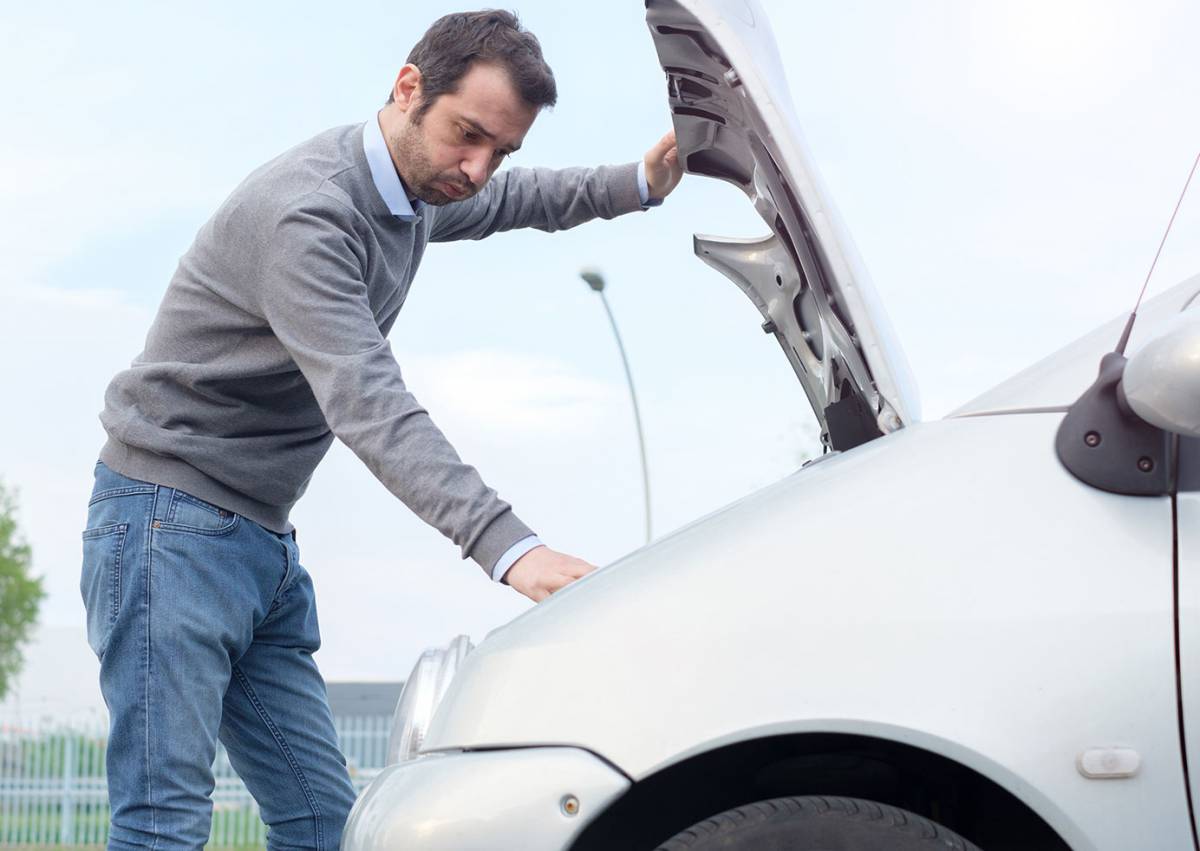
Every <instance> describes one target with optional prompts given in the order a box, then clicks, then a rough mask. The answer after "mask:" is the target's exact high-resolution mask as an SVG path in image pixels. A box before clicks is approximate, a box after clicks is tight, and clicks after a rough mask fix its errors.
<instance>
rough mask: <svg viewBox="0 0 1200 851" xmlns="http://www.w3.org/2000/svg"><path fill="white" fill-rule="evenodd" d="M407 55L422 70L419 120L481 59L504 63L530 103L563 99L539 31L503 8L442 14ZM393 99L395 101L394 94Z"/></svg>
mask: <svg viewBox="0 0 1200 851" xmlns="http://www.w3.org/2000/svg"><path fill="white" fill-rule="evenodd" d="M407 61H408V62H410V63H412V64H413V65H416V66H417V68H419V69H420V71H421V102H420V103H419V104H418V105H417V108H416V112H414V113H413V116H412V118H413V121H414V122H416V123H418V124H419V123H420V122H421V119H422V118H423V117H424V116H425V113H426V112H428V111H429V108H430V107H431V106H433V102H434V101H435V100H437V99H438V98H439V97H440V96H441V95H444V94H449V93H451V92H454V91H456V90H457V89H458V82H459V80H461V79H462V78H463V75H464V74H466V73H467V71H468V70H470V68H471V66H472V65H473V64H474V63H476V62H488V63H492V64H495V65H498V66H500V67H501V68H504V69H505V70H506V71H507V72H508V76H509V78H510V79H511V80H512V82H513V85H514V86H515V87H516V90H517V92H518V93H519V94H520V96H521V100H523V101H525V103H526V104H528V105H529V106H532V107H535V108H538V109H541V108H542V107H543V106H554V102H555V101H556V100H557V99H558V89H557V88H556V87H555V85H554V72H553V71H551V70H550V66H549V65H547V64H546V60H545V59H544V58H542V46H541V45H540V44H539V43H538V40H537V36H535V35H534V34H533V33H531V32H529V31H528V30H525V29H522V27H521V22H520V21H519V20H517V16H516V15H515V14H514V13H512V12H505V11H503V10H501V9H484V10H482V11H479V12H455V13H454V14H452V15H444V16H443V17H441V18H438V19H437V20H436V21H434V22H433V26H431V27H430V28H429V29H428V30H426V32H425V35H423V36H421V40H420V41H418V42H417V43H416V45H415V46H414V47H413V49H412V52H411V53H409V54H408V60H407ZM387 102H388V103H391V102H392V96H391V95H388V100H387Z"/></svg>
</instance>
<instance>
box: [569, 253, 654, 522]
mask: <svg viewBox="0 0 1200 851" xmlns="http://www.w3.org/2000/svg"><path fill="white" fill-rule="evenodd" d="M579 277H581V278H583V280H584V281H585V282H586V283H587V285H588V286H589V287H591V288H592V289H593V290H595V291H596V292H597V293H599V294H600V303H601V304H603V305H604V312H605V313H607V314H608V322H609V324H610V325H612V330H613V336H614V337H616V338H617V350H618V351H620V353H621V364H622V365H623V366H624V367H625V380H626V382H627V383H628V384H629V398H630V399H632V400H633V421H634V423H636V424H637V436H638V449H639V450H640V452H641V454H642V493H643V498H644V499H645V501H646V543H647V544H648V543H650V471H649V469H648V468H647V467H646V438H645V435H643V434H642V417H641V414H639V413H638V403H637V393H635V392H634V390H633V373H631V372H630V371H629V358H627V357H626V356H625V346H624V345H622V343H621V332H620V331H618V330H617V320H616V318H614V317H613V312H612V308H611V307H609V306H608V299H607V298H606V297H605V295H604V276H603V275H601V274H600V270H599V269H595V268H588V269H581V270H580V272H579Z"/></svg>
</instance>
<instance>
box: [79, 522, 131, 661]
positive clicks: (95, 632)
mask: <svg viewBox="0 0 1200 851" xmlns="http://www.w3.org/2000/svg"><path fill="white" fill-rule="evenodd" d="M128 532H129V524H128V523H114V524H112V525H109V526H98V527H97V528H95V529H87V530H85V531H84V533H83V570H82V572H81V574H80V577H79V592H80V594H81V595H82V596H83V605H84V608H86V609H87V635H88V644H90V645H91V647H92V652H93V653H95V654H96V656H97V657H98V658H100V659H103V658H104V650H105V648H106V647H107V646H108V638H109V635H110V634H111V633H112V628H113V624H114V623H116V620H117V613H118V612H119V611H120V608H121V556H122V554H123V552H124V549H125V536H126V534H127V533H128Z"/></svg>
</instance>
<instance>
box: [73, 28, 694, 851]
mask: <svg viewBox="0 0 1200 851" xmlns="http://www.w3.org/2000/svg"><path fill="white" fill-rule="evenodd" d="M555 97H556V92H555V85H554V78H553V75H552V74H551V72H550V69H549V68H548V67H547V66H546V63H545V61H544V60H543V58H542V54H541V50H540V47H539V45H538V42H537V40H536V39H535V38H534V36H533V35H531V34H530V33H528V32H526V31H524V30H522V29H521V27H520V25H519V23H518V22H517V20H516V18H515V17H514V16H512V15H511V14H508V13H505V12H495V11H486V12H475V13H465V14H457V15H448V16H446V17H444V18H442V19H440V20H438V21H437V22H435V23H434V25H433V26H432V27H431V28H430V30H429V31H428V32H427V33H426V34H425V35H424V36H423V37H422V39H421V40H420V42H419V43H418V44H417V45H416V47H414V48H413V51H412V53H411V54H410V55H409V57H408V63H407V64H406V65H405V66H404V67H403V68H402V69H401V70H400V73H399V75H398V76H397V78H396V82H395V85H394V86H393V89H392V92H391V96H390V97H389V99H388V103H387V105H386V106H385V107H384V108H383V109H382V110H381V111H380V112H379V113H378V115H377V116H373V117H372V118H370V119H369V120H368V121H367V122H366V123H365V125H357V126H352V127H339V128H335V129H333V130H330V131H327V132H325V133H323V134H321V135H319V136H317V137H316V138H314V139H312V140H310V141H308V142H305V143H303V144H301V145H300V146H298V147H296V148H294V149H292V150H291V151H288V152H287V153H285V154H283V155H282V156H280V157H278V158H276V159H274V160H272V161H271V162H269V163H267V164H266V165H264V166H262V167H261V168H259V169H258V170H256V171H255V172H253V173H252V174H251V175H250V176H249V177H248V178H247V179H246V180H245V181H244V182H243V183H242V184H241V185H240V186H239V187H238V188H237V189H235V190H234V192H233V194H232V195H231V196H230V197H229V198H228V199H227V200H226V201H225V203H224V204H223V205H222V206H221V207H220V209H218V210H217V212H216V213H215V214H214V216H213V217H212V219H210V220H209V221H208V222H207V223H206V224H205V225H204V227H203V228H201V230H200V232H199V234H198V235H197V237H196V239H195V242H194V243H193V244H192V246H191V248H190V249H189V250H188V252H187V253H186V254H185V255H184V256H183V258H182V259H181V261H180V264H179V267H178V269H177V271H176V273H175V275H174V277H173V278H172V280H171V283H170V286H169V287H168V289H167V292H166V295H165V296H164V299H163V302H162V305H161V307H160V309H159V312H158V315H157V317H156V319H155V321H154V324H153V325H152V327H151V329H150V332H149V335H148V337H147V341H146V348H145V351H144V352H143V353H142V354H141V355H140V356H139V357H138V358H137V359H136V360H135V361H134V363H133V366H132V368H131V369H129V370H126V371H124V372H122V373H120V374H119V375H117V376H116V377H115V378H114V379H113V382H112V384H111V385H110V387H109V389H108V392H107V394H106V397H105V409H104V411H103V413H102V414H101V420H102V422H103V424H104V427H105V429H106V431H107V432H108V442H107V443H106V444H105V446H104V448H103V450H102V451H101V456H100V457H101V462H100V463H99V464H97V468H96V486H95V490H94V492H93V497H92V501H91V503H90V505H89V513H88V524H87V530H86V531H85V532H84V564H83V575H82V581H81V588H82V592H83V596H84V601H85V603H86V606H87V611H88V639H89V643H90V644H91V645H92V648H93V650H94V651H95V652H96V654H97V655H98V656H99V658H100V661H101V674H100V679H101V688H102V691H103V693H104V697H105V701H106V703H107V704H108V706H109V710H110V713H111V717H112V729H111V734H110V738H109V746H108V777H109V797H110V800H111V805H112V827H111V831H110V837H109V847H110V848H133V847H145V846H149V847H153V848H158V849H168V848H199V847H201V846H202V845H203V844H204V843H205V842H206V841H207V839H208V834H209V826H210V818H211V802H210V800H209V795H210V793H211V790H212V788H213V779H212V774H211V770H210V765H211V763H212V759H213V755H214V752H215V748H216V742H217V739H218V738H220V740H221V741H222V742H224V743H225V745H226V747H227V749H228V752H229V757H230V760H231V761H232V763H233V765H234V767H235V768H236V769H237V771H238V773H239V774H240V775H241V777H242V778H243V780H245V782H246V785H247V786H248V787H249V789H250V791H251V792H252V793H253V795H254V797H255V799H256V800H257V801H258V803H259V805H260V809H261V813H262V817H263V819H264V821H265V822H266V823H267V824H268V826H269V832H268V845H269V846H271V847H273V848H283V847H285V846H286V847H304V848H321V849H334V848H337V846H338V842H339V838H340V835H341V831H342V826H343V823H344V821H345V818H346V816H347V813H348V811H349V808H350V806H351V803H352V802H353V798H354V792H353V788H352V787H351V784H350V781H349V778H348V776H347V772H346V768H345V761H344V759H343V758H342V756H341V754H340V753H339V752H338V749H337V742H336V738H335V735H334V730H333V723H332V719H331V717H330V713H329V707H328V702H327V699H326V696H325V687H324V683H323V681H322V680H321V677H320V674H319V673H318V671H317V668H316V666H315V664H314V662H313V659H312V653H313V652H314V651H315V650H316V649H317V648H318V646H319V643H320V639H319V635H318V630H317V620H316V611H315V608H314V601H313V593H312V584H311V582H310V580H309V577H308V574H307V573H306V572H305V571H304V569H303V568H302V567H301V566H300V564H299V561H298V551H297V548H296V541H295V535H294V532H293V529H292V527H291V525H290V524H289V522H288V513H289V510H290V509H291V507H292V505H293V504H294V503H295V501H296V500H297V499H298V498H299V496H300V495H301V493H303V491H304V489H305V487H306V485H307V483H308V481H309V478H310V476H311V474H312V472H313V469H314V468H315V466H316V465H317V463H318V462H319V461H320V459H321V457H322V456H323V455H324V454H325V452H326V450H328V448H329V446H330V443H331V442H332V440H333V438H334V436H337V437H338V438H340V439H341V440H342V441H343V442H345V443H346V444H347V445H348V446H349V447H350V448H351V449H352V450H354V452H355V453H356V454H357V455H358V456H359V457H360V458H361V459H362V460H363V462H364V463H365V464H366V465H367V466H368V467H369V468H370V469H371V471H372V472H373V473H374V474H375V475H376V476H377V477H378V478H379V479H380V480H381V481H382V482H383V483H384V484H385V485H386V486H387V487H388V488H389V489H390V490H391V491H392V492H393V493H394V494H395V495H396V496H397V497H399V498H400V499H401V500H403V501H404V502H405V504H406V505H408V506H409V507H410V508H411V509H412V510H413V511H415V512H416V513H417V514H418V515H419V516H421V517H422V518H423V519H424V520H426V521H427V522H429V523H430V524H432V525H433V526H435V527H437V528H438V529H440V530H441V531H442V532H443V533H444V534H445V535H447V536H448V537H450V538H451V539H453V541H454V542H455V543H456V544H458V545H459V546H460V547H461V548H462V552H463V555H464V557H470V558H472V559H474V560H475V561H476V562H477V563H478V564H479V565H480V566H481V567H482V568H483V569H484V570H485V571H487V573H488V574H489V575H490V576H491V577H492V578H493V579H496V580H500V581H504V582H507V583H508V584H510V585H511V586H512V587H513V588H515V589H516V590H518V591H520V592H521V593H523V594H525V595H526V596H528V597H530V598H531V599H533V600H542V599H544V598H545V597H547V596H548V595H550V594H551V593H553V592H554V591H555V590H557V589H558V588H561V587H562V586H564V585H565V584H567V583H569V582H571V581H572V580H574V579H576V578H578V577H579V576H582V575H583V574H584V573H586V572H587V571H588V570H590V569H591V565H589V564H587V563H586V562H584V561H582V560H580V559H577V558H574V557H572V556H569V555H565V554H563V553H558V552H554V551H553V550H550V549H548V548H546V547H545V546H542V545H541V544H540V542H539V541H538V539H537V538H536V537H534V535H533V532H532V531H531V530H530V529H529V528H528V527H527V526H526V525H525V524H524V523H522V522H521V521H520V520H519V519H518V518H517V516H516V515H515V514H514V513H513V511H512V509H511V508H510V507H509V505H508V504H507V503H505V502H503V501H502V500H501V499H499V497H498V496H497V495H496V493H495V491H493V490H491V489H490V488H488V487H487V486H486V485H485V484H484V483H483V481H482V480H481V479H480V477H479V475H478V473H476V471H475V470H474V469H473V468H472V467H470V466H468V465H466V464H464V463H463V462H462V461H460V460H459V458H458V456H457V455H456V454H455V452H454V450H453V448H452V447H451V446H450V444H449V443H448V442H447V441H446V439H445V437H444V436H443V435H442V433H441V432H440V431H439V430H438V429H437V427H436V426H434V424H433V423H432V422H431V420H430V419H429V416H428V415H427V414H426V412H425V411H424V410H423V409H422V408H421V406H420V405H419V404H418V403H417V401H416V400H415V399H414V398H413V397H412V395H411V394H409V393H408V391H407V390H406V388H405V385H404V381H403V379H402V378H401V373H400V369H399V367H398V366H397V364H396V362H395V360H394V358H393V357H392V355H391V352H390V350H389V348H388V345H387V343H386V341H385V336H386V334H387V332H388V330H389V329H390V328H391V326H392V324H393V322H394V321H395V319H396V315H397V313H398V312H399V310H400V307H401V305H402V304H403V302H404V298H405V295H406V294H407V291H408V287H409V284H410V282H411V281H412V278H413V275H414V274H415V272H416V269H417V266H418V264H419V262H420V259H421V255H422V252H423V250H424V248H425V245H426V243H427V242H428V241H429V240H434V241H445V240H456V239H478V238H481V237H484V236H488V235H489V234H491V233H494V232H496V231H499V230H507V229H509V228H515V227H536V228H540V229H542V230H548V231H552V230H556V229H559V228H567V227H573V226H575V225H577V224H580V223H582V222H584V221H586V220H588V219H591V218H594V217H597V216H599V217H603V218H612V217H614V216H617V215H620V214H622V213H626V212H631V211H633V210H638V209H644V208H645V207H647V206H651V205H653V204H655V203H657V202H658V201H660V200H661V199H662V198H663V197H665V196H666V195H667V194H668V193H669V192H671V190H672V189H674V187H675V186H676V184H677V183H678V182H679V179H680V176H681V170H680V167H679V164H678V154H677V152H676V149H675V147H674V137H673V136H672V135H671V134H668V135H667V136H665V137H664V138H663V139H662V140H661V141H660V142H659V143H657V144H656V145H655V146H654V147H653V148H652V149H651V150H650V151H649V153H647V155H646V157H645V159H644V161H643V162H642V163H640V164H632V163H631V164H629V165H624V166H615V167H601V168H596V169H564V170H559V171H551V170H546V169H515V168H514V169H511V170H507V171H504V172H501V173H500V174H497V175H495V176H494V177H493V174H494V173H495V172H496V169H497V168H498V166H499V165H500V164H501V162H502V161H503V160H504V158H505V156H507V155H508V154H510V153H512V152H513V151H515V150H516V149H517V148H519V147H520V146H521V143H522V141H523V139H524V137H525V134H526V132H527V131H528V130H529V128H530V126H531V125H532V123H533V120H534V118H535V117H536V116H537V114H538V111H539V110H540V109H541V108H542V107H543V106H547V105H551V104H553V103H554V101H555Z"/></svg>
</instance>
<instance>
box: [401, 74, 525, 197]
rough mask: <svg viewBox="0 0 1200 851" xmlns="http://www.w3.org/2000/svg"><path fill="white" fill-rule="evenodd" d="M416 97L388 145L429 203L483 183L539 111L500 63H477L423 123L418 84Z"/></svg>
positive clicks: (466, 194) (475, 189)
mask: <svg viewBox="0 0 1200 851" xmlns="http://www.w3.org/2000/svg"><path fill="white" fill-rule="evenodd" d="M413 97H414V99H413V101H412V103H411V105H410V106H409V108H408V109H407V111H406V113H405V120H404V121H403V122H402V123H401V125H400V126H399V128H398V130H397V131H396V132H395V133H394V134H393V135H392V136H391V137H390V138H389V139H388V145H389V147H391V149H392V158H393V159H394V160H395V161H396V162H397V164H398V167H399V170H400V176H401V177H402V178H403V179H404V182H405V184H406V185H407V186H408V190H409V191H410V192H412V193H413V194H414V195H416V196H417V197H418V198H420V199H421V200H422V201H424V202H425V203H426V204H434V205H441V204H448V203H450V202H452V201H461V200H463V199H464V198H470V197H471V196H472V195H474V194H475V193H476V192H478V191H479V190H480V189H482V188H483V186H484V184H485V183H487V181H488V178H490V177H491V176H492V174H493V172H495V171H496V169H497V168H499V167H500V163H501V162H503V161H504V158H505V157H506V156H508V155H509V154H511V153H512V152H513V151H515V150H517V149H518V148H519V147H521V142H522V141H523V140H524V139H525V134H526V133H527V132H528V131H529V128H530V126H531V125H532V124H533V119H534V118H536V117H537V109H536V108H534V107H531V106H529V105H528V104H526V103H525V102H524V101H523V100H521V96H520V95H519V94H518V93H517V90H516V88H515V87H514V86H513V84H512V82H511V81H510V80H509V77H508V72H507V71H505V70H504V69H502V68H500V67H497V66H495V65H485V64H481V63H476V64H474V65H472V66H471V68H470V69H469V70H468V71H467V73H466V74H464V75H463V77H462V79H461V80H459V83H458V89H457V91H454V92H449V93H447V94H443V95H442V96H441V97H439V98H437V100H435V101H434V102H433V105H432V106H431V107H430V108H429V110H428V111H427V112H426V113H425V115H424V116H422V118H421V119H420V122H419V123H417V122H415V121H413V116H414V115H415V114H416V106H417V104H418V103H419V102H420V97H421V95H420V89H419V88H418V89H417V91H416V94H415V95H414V96H413Z"/></svg>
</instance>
